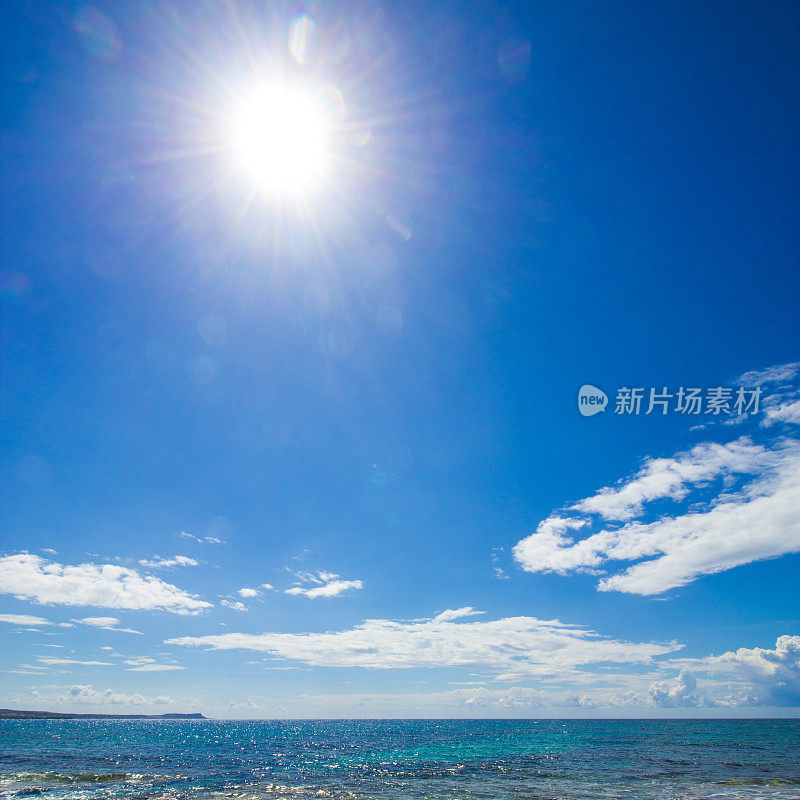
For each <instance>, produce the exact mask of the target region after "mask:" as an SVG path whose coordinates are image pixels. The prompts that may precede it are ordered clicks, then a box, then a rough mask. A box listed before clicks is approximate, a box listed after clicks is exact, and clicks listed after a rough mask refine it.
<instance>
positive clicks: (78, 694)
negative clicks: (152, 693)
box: [31, 684, 173, 710]
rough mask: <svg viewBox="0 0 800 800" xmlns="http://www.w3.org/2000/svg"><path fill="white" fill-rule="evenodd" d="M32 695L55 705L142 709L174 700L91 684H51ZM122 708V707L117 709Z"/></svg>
mask: <svg viewBox="0 0 800 800" xmlns="http://www.w3.org/2000/svg"><path fill="white" fill-rule="evenodd" d="M31 696H32V697H33V698H34V699H35V700H37V701H40V702H44V703H47V704H50V705H53V706H67V707H69V706H74V705H81V706H87V705H88V706H99V707H103V706H115V707H119V706H127V707H130V708H135V709H137V710H138V709H140V708H141V707H142V706H164V705H172V703H173V700H172V698H171V697H168V696H166V695H158V696H157V697H148V696H147V695H143V694H138V693H136V694H126V693H124V692H117V691H114V690H113V689H94V688H92V686H91V684H89V685H85V686H81V685H75V686H51V687H42V688H40V689H35V690H32V692H31ZM117 710H121V709H117Z"/></svg>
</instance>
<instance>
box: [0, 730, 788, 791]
mask: <svg viewBox="0 0 800 800" xmlns="http://www.w3.org/2000/svg"><path fill="white" fill-rule="evenodd" d="M0 794H1V795H2V797H4V798H9V800H11V798H25V797H36V796H41V797H42V798H43V800H101V798H103V799H105V798H121V799H123V800H150V798H163V800H171V799H172V798H175V799H176V800H180V799H181V798H187V800H194V798H200V797H208V798H241V799H242V800H258V799H259V798H273V797H299V798H306V797H332V798H386V799H387V800H388V799H389V798H442V799H444V798H475V799H476V800H478V799H479V798H520V799H521V798H542V799H543V800H545V799H549V800H560V799H561V798H564V799H566V798H642V799H643V800H650V799H651V798H652V800H667V799H668V798H669V799H672V800H678V799H679V798H686V799H687V800H689V799H692V800H693V799H695V798H715V800H729V799H732V798H737V799H738V798H750V799H752V798H775V799H780V800H786V799H787V798H797V799H798V800H800V721H798V720H724V721H722V720H689V721H687V720H659V721H654V720H530V721H529V720H525V721H518V720H406V721H399V720H358V721H356V720H353V721H268V722H264V721H224V720H208V721H189V722H187V721H153V720H136V721H105V720H103V721H101V720H2V721H0Z"/></svg>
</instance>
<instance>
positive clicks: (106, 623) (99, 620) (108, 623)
mask: <svg viewBox="0 0 800 800" xmlns="http://www.w3.org/2000/svg"><path fill="white" fill-rule="evenodd" d="M72 621H73V622H78V623H80V624H81V625H89V626H91V627H93V628H101V629H102V630H104V631H119V632H120V633H137V634H139V635H140V636H141V635H142V632H141V631H137V630H134V629H133V628H120V627H119V620H118V619H117V618H116V617H84V618H83V619H74V620H72Z"/></svg>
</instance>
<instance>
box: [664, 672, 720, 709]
mask: <svg viewBox="0 0 800 800" xmlns="http://www.w3.org/2000/svg"><path fill="white" fill-rule="evenodd" d="M696 689H697V679H696V678H695V676H694V675H693V674H692V673H691V672H689V671H687V670H683V671H682V672H681V673H680V674H679V675H678V677H677V678H676V679H675V680H674V681H672V682H661V683H658V684H653V686H651V687H650V691H649V699H650V702H651V703H652V704H653V705H654V706H657V707H658V708H697V707H700V706H713V705H716V704H715V703H714V702H713V701H712V700H709V699H708V698H707V697H704V696H703V695H698V694H697V693H696V691H695V690H696Z"/></svg>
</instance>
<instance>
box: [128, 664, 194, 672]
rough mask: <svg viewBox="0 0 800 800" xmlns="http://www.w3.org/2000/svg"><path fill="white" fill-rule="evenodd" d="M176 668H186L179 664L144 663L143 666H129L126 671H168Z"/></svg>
mask: <svg viewBox="0 0 800 800" xmlns="http://www.w3.org/2000/svg"><path fill="white" fill-rule="evenodd" d="M174 669H186V667H181V666H178V665H177V664H142V666H141V667H128V668H127V670H126V672H168V671H170V670H174Z"/></svg>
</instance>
